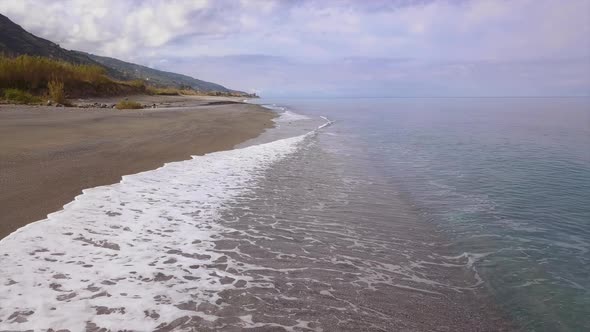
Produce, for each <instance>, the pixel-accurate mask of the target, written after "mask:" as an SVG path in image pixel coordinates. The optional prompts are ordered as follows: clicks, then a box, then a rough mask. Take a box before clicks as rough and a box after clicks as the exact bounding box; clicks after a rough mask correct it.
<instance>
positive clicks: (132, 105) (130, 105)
mask: <svg viewBox="0 0 590 332" xmlns="http://www.w3.org/2000/svg"><path fill="white" fill-rule="evenodd" d="M115 107H116V108H117V109H119V110H136V109H141V108H143V106H141V104H140V103H138V102H135V101H130V100H121V101H120V102H118V103H117V105H116V106H115Z"/></svg>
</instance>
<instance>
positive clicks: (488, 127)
mask: <svg viewBox="0 0 590 332" xmlns="http://www.w3.org/2000/svg"><path fill="white" fill-rule="evenodd" d="M267 102H272V103H277V104H282V105H288V106H289V107H290V108H291V109H293V110H296V111H301V112H305V113H307V114H324V115H326V116H328V117H330V118H331V119H333V120H335V121H336V123H337V125H336V126H333V127H331V129H330V132H327V133H325V134H324V136H323V137H322V139H321V141H322V142H321V143H320V144H323V145H325V147H324V148H325V149H331V150H333V151H335V152H336V154H342V155H346V157H345V158H348V161H347V162H349V163H352V161H354V162H358V163H362V164H363V167H366V173H368V174H371V176H372V177H374V178H376V179H375V181H376V182H379V183H381V184H382V185H384V186H386V187H387V188H388V190H394V191H395V192H396V193H397V194H398V195H400V196H401V197H402V204H405V205H407V206H410V207H412V209H414V210H415V211H416V215H415V216H414V217H416V220H415V222H416V223H418V224H423V223H426V224H430V225H432V226H433V227H435V228H436V230H435V231H436V232H438V233H439V234H442V235H444V236H443V237H444V238H445V240H447V241H450V243H449V249H450V250H451V251H452V252H453V254H452V255H456V257H465V258H468V259H469V261H470V264H472V267H473V269H474V271H476V272H477V274H478V276H479V277H481V285H479V286H478V287H479V288H481V289H480V290H481V291H483V292H486V293H487V294H490V296H491V297H492V299H493V301H494V302H495V303H496V304H497V305H498V307H499V308H500V310H501V311H503V312H504V313H505V314H506V315H507V317H508V319H510V320H511V321H513V322H515V324H516V327H517V328H521V329H523V330H526V331H588V330H590V99H589V98H422V99H420V98H408V99H403V98H401V99H378V98H377V99H340V100H336V99H332V100H326V99H315V100H295V99H294V100H281V101H267ZM383 190H384V189H383ZM392 200H393V199H392ZM391 219H392V221H391V222H396V221H395V213H392V215H391Z"/></svg>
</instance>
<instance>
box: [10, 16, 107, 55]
mask: <svg viewBox="0 0 590 332" xmlns="http://www.w3.org/2000/svg"><path fill="white" fill-rule="evenodd" d="M0 54H4V55H8V56H17V55H21V54H27V55H37V56H43V57H47V58H51V59H59V60H64V61H67V62H72V63H77V64H97V63H96V62H94V61H93V60H92V59H90V58H89V57H87V56H84V55H82V54H80V53H78V52H74V51H68V50H66V49H63V48H61V47H60V46H59V45H58V44H56V43H53V42H51V41H49V40H47V39H43V38H39V37H37V36H35V35H33V34H31V33H29V32H27V31H26V30H25V29H23V28H22V27H21V26H20V25H18V24H16V23H14V22H12V21H11V20H10V19H9V18H8V17H6V16H4V15H2V14H0Z"/></svg>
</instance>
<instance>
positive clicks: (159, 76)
mask: <svg viewBox="0 0 590 332" xmlns="http://www.w3.org/2000/svg"><path fill="white" fill-rule="evenodd" d="M0 54H4V55H7V56H18V55H23V54H27V55H33V56H42V57H47V58H51V59H56V60H63V61H67V62H71V63H76V64H90V65H98V66H101V67H104V68H105V69H106V71H107V74H108V75H109V76H111V77H112V78H114V79H118V80H137V79H140V80H144V81H146V82H147V83H148V84H150V85H154V86H159V87H175V88H192V89H195V90H198V91H203V92H222V93H235V94H243V95H246V93H245V92H241V91H235V90H230V89H228V88H226V87H224V86H222V85H219V84H215V83H211V82H206V81H202V80H198V79H196V78H192V77H190V76H186V75H181V74H176V73H171V72H165V71H161V70H156V69H152V68H149V67H145V66H141V65H138V64H134V63H129V62H125V61H121V60H118V59H114V58H107V57H102V56H98V55H94V54H89V53H84V52H79V51H70V50H66V49H64V48H62V47H60V46H59V45H58V44H56V43H53V42H51V41H49V40H47V39H43V38H40V37H37V36H35V35H33V34H31V33H29V32H28V31H26V30H25V29H23V28H22V27H21V26H20V25H18V24H16V23H14V22H12V21H11V20H10V19H9V18H8V17H6V16H4V15H2V14H0Z"/></svg>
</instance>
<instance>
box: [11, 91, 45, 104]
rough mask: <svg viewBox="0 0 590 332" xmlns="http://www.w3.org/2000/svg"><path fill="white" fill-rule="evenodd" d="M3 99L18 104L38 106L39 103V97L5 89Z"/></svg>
mask: <svg viewBox="0 0 590 332" xmlns="http://www.w3.org/2000/svg"><path fill="white" fill-rule="evenodd" d="M4 99H6V100H8V101H11V102H13V103H18V104H38V103H40V102H41V99H40V98H39V97H35V96H33V95H32V94H30V93H28V92H26V91H22V90H19V89H5V90H4Z"/></svg>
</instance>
